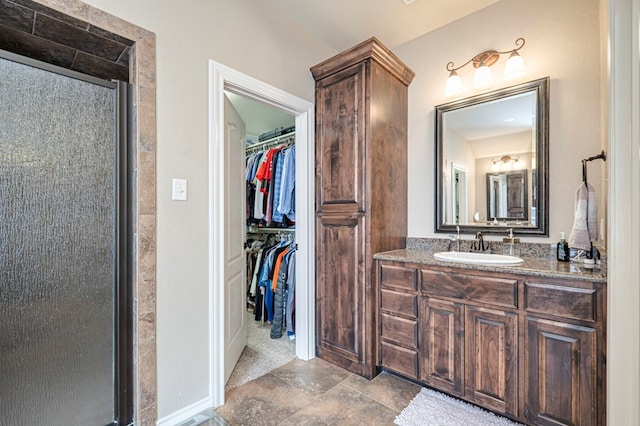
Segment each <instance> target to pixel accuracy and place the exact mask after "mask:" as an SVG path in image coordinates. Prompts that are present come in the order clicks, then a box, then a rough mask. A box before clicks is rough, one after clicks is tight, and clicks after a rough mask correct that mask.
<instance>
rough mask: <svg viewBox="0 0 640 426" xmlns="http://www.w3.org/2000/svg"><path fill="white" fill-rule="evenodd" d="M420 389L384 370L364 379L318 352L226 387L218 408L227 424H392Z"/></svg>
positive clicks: (214, 422)
mask: <svg viewBox="0 0 640 426" xmlns="http://www.w3.org/2000/svg"><path fill="white" fill-rule="evenodd" d="M419 391H420V386H418V385H416V384H414V383H411V382H409V381H406V380H403V379H401V378H399V377H396V376H393V375H391V374H388V373H381V374H379V375H378V376H377V377H375V378H374V379H373V380H367V379H364V378H362V377H360V376H358V375H355V374H352V373H349V372H348V371H346V370H343V369H341V368H340V367H337V366H335V365H333V364H330V363H328V362H326V361H323V360H321V359H318V358H316V359H313V360H311V361H301V360H298V359H296V360H293V361H291V362H289V363H287V364H285V365H283V366H282V367H279V368H277V369H275V370H273V371H271V372H270V373H268V374H266V375H264V376H262V377H259V378H257V379H255V380H253V381H251V382H249V383H246V384H244V385H242V386H240V387H237V388H235V389H232V390H230V391H228V392H227V395H226V403H225V404H224V405H223V406H221V407H218V409H216V413H217V414H218V416H220V417H222V419H224V421H225V422H226V423H227V424H229V425H393V420H394V419H395V417H396V416H397V415H398V414H399V413H400V412H401V411H402V410H403V409H404V408H405V407H406V406H407V405H408V404H409V402H411V400H412V399H413V397H414V396H415V395H416V394H417V393H418V392H419ZM221 424H224V423H223V422H222V420H221V419H219V418H218V419H212V420H209V421H208V422H205V423H202V424H201V425H203V426H218V425H221Z"/></svg>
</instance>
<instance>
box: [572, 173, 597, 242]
mask: <svg viewBox="0 0 640 426" xmlns="http://www.w3.org/2000/svg"><path fill="white" fill-rule="evenodd" d="M597 240H598V197H597V194H596V192H595V190H594V188H593V186H591V185H590V184H588V183H586V182H583V183H581V184H580V187H579V188H578V189H577V190H576V203H575V213H574V219H573V229H572V230H571V233H570V234H569V241H568V243H569V247H573V248H578V249H582V250H589V249H590V248H591V243H592V242H595V241H597Z"/></svg>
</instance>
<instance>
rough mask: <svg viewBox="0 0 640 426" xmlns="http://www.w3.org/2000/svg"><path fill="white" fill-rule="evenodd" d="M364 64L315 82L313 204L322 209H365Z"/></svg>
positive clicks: (345, 210) (328, 210)
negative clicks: (314, 201) (314, 175)
mask: <svg viewBox="0 0 640 426" xmlns="http://www.w3.org/2000/svg"><path fill="white" fill-rule="evenodd" d="M364 85H365V64H364V63H360V64H358V65H354V66H352V67H349V68H347V69H345V70H344V71H341V72H338V73H336V74H334V75H332V76H330V77H326V78H324V79H322V80H320V81H318V82H317V84H316V108H317V109H316V168H317V173H316V206H317V209H319V210H320V211H323V212H332V213H336V212H353V211H359V210H360V211H363V210H364V208H365V205H364V203H365V200H364V191H365V182H364V144H365V128H364V127H365V111H366V105H365V86H364Z"/></svg>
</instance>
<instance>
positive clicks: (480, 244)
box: [471, 232, 490, 252]
mask: <svg viewBox="0 0 640 426" xmlns="http://www.w3.org/2000/svg"><path fill="white" fill-rule="evenodd" d="M471 251H479V252H484V251H490V247H489V244H487V245H486V246H485V245H484V237H483V236H482V232H476V238H475V239H474V240H473V243H472V244H471Z"/></svg>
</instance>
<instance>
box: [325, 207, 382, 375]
mask: <svg viewBox="0 0 640 426" xmlns="http://www.w3.org/2000/svg"><path fill="white" fill-rule="evenodd" d="M363 220H364V219H363V217H362V215H360V216H358V215H355V216H354V217H343V215H322V216H320V217H319V218H318V219H317V222H316V229H317V234H316V257H317V260H316V275H317V279H316V282H317V286H316V305H317V307H316V324H317V346H316V349H317V353H318V356H319V357H320V358H322V359H324V360H326V361H329V362H332V363H334V364H337V365H339V366H341V367H342V368H345V369H347V370H349V371H352V372H354V373H357V374H360V375H363V376H366V377H372V375H373V371H374V369H375V365H374V361H373V358H374V341H373V337H374V336H373V332H374V320H373V318H368V317H367V315H366V313H367V312H371V310H372V307H371V306H370V304H371V303H372V299H374V298H372V297H371V288H370V287H369V286H370V283H367V280H366V276H365V260H364V243H363V242H364V238H362V228H363Z"/></svg>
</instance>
